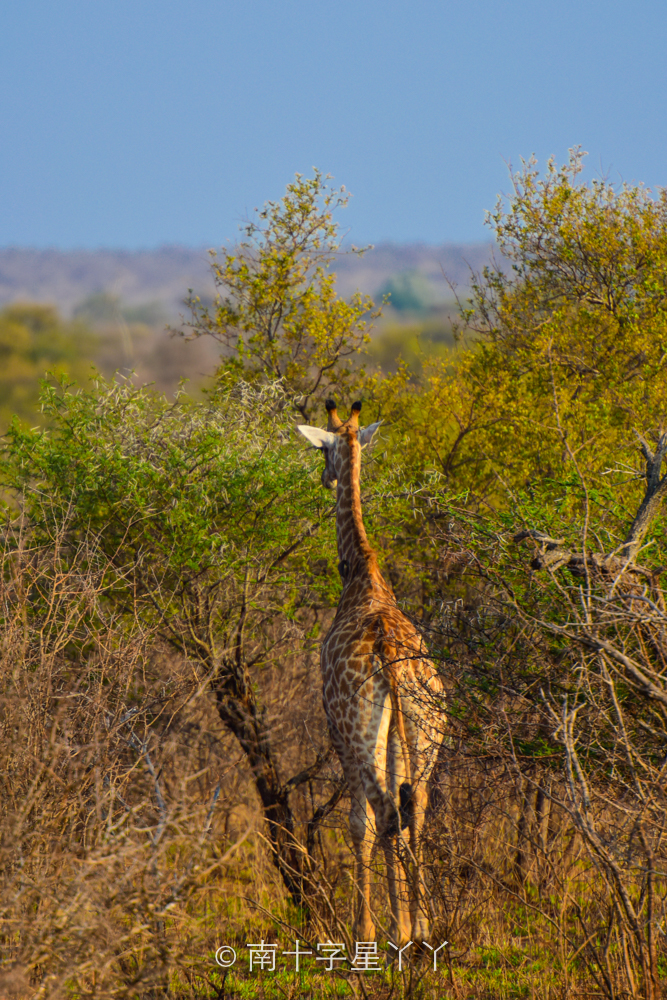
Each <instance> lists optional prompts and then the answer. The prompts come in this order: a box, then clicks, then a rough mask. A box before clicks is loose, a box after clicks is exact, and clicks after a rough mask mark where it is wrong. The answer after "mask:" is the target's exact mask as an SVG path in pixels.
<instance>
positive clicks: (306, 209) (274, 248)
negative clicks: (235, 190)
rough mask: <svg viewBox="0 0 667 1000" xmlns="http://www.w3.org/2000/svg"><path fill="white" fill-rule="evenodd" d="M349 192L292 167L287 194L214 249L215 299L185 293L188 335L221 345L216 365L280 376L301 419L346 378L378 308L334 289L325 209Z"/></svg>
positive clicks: (333, 228)
mask: <svg viewBox="0 0 667 1000" xmlns="http://www.w3.org/2000/svg"><path fill="white" fill-rule="evenodd" d="M348 197H349V196H348V195H347V193H346V192H345V190H344V188H341V190H340V191H337V190H334V189H331V188H329V187H328V186H327V184H326V178H323V177H322V175H321V174H320V173H318V172H316V173H315V176H314V177H313V178H310V179H305V180H304V179H303V178H302V177H301V175H299V174H297V176H296V179H295V180H294V181H293V182H292V183H291V184H288V185H287V192H286V194H285V196H284V197H283V198H282V199H281V200H280V201H279V202H271V201H270V202H267V204H266V205H265V206H264V208H263V209H262V211H261V212H259V214H258V220H257V221H252V222H249V223H248V224H247V225H246V226H245V227H244V229H243V233H244V239H243V240H242V241H241V242H240V243H239V244H238V246H237V247H236V248H235V249H234V250H233V251H230V250H222V251H221V252H220V254H219V255H218V254H215V253H214V254H213V259H212V266H213V272H214V277H215V282H216V286H217V287H218V289H219V290H220V291H219V295H218V297H217V299H216V302H215V304H214V306H213V307H212V308H211V309H208V308H207V307H205V306H204V305H202V303H201V302H200V300H199V299H198V298H196V297H195V298H193V299H191V300H190V305H191V307H192V311H193V318H192V333H193V335H194V336H200V335H202V334H208V335H210V336H212V337H214V338H215V339H216V340H218V341H219V342H220V343H221V344H222V346H223V359H224V360H223V366H222V369H221V372H222V373H224V372H229V371H236V372H238V371H242V372H243V377H245V378H253V379H255V380H257V379H259V380H260V381H261V380H264V379H269V380H271V381H275V380H276V379H279V380H282V381H283V384H284V385H285V387H286V389H287V391H288V392H289V393H290V396H291V397H292V399H293V400H294V404H295V405H296V407H297V409H298V410H299V412H300V413H301V414H302V416H303V418H304V419H308V416H309V413H311V412H312V407H313V406H314V405H315V404H316V402H317V401H318V400H321V399H323V398H324V396H325V395H327V394H330V393H331V392H332V391H335V390H338V391H344V389H345V387H346V386H348V385H349V384H350V382H351V381H352V380H353V378H354V377H355V376H354V368H355V363H356V360H357V355H358V354H359V352H360V351H362V350H363V348H364V346H365V344H366V343H367V341H368V328H369V323H370V322H371V321H372V319H373V318H375V317H376V316H377V315H378V313H377V311H374V308H373V303H372V301H371V300H370V299H369V298H367V297H364V296H362V295H359V294H357V295H355V296H353V298H352V300H351V301H350V302H344V301H342V300H341V299H339V298H338V296H337V294H336V289H335V280H336V278H335V274H332V273H330V272H329V270H328V267H329V264H330V263H331V262H332V260H334V258H335V256H336V255H337V254H338V253H339V252H340V245H341V238H340V235H339V232H338V224H337V223H336V222H335V221H334V219H333V212H334V210H335V209H336V208H339V207H342V206H344V205H346V204H347V201H348ZM352 252H354V253H362V252H363V251H361V250H357V249H354V248H353V250H352Z"/></svg>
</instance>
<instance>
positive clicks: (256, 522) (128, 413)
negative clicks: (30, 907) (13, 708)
mask: <svg viewBox="0 0 667 1000" xmlns="http://www.w3.org/2000/svg"><path fill="white" fill-rule="evenodd" d="M42 406H43V408H44V410H45V412H46V414H47V415H48V418H49V423H50V427H49V429H47V430H40V429H38V428H33V429H31V430H29V429H27V428H23V427H21V426H19V425H18V424H16V423H15V424H13V425H12V427H11V429H10V432H9V434H8V443H7V447H6V451H5V457H4V463H3V468H2V483H3V486H4V488H5V489H8V490H10V491H11V492H12V495H13V497H14V498H15V502H16V503H18V504H19V506H20V510H21V514H22V517H23V518H24V519H25V520H24V521H22V522H21V523H22V524H25V525H29V536H30V542H29V544H30V545H31V546H33V547H34V548H35V550H36V551H38V550H40V549H43V548H47V549H48V548H50V547H52V546H53V545H54V544H55V543H54V540H55V539H58V545H59V558H60V559H61V560H62V561H63V563H67V562H68V560H79V559H83V560H84V561H85V562H86V563H87V564H91V563H94V562H96V561H97V562H99V563H100V565H102V566H103V567H105V569H104V581H103V590H104V595H105V598H106V600H107V601H110V602H112V603H113V605H114V607H115V608H116V610H117V612H120V613H121V614H122V615H124V616H125V617H127V618H128V621H136V622H137V623H138V624H139V626H142V625H143V627H145V628H147V629H148V630H149V631H150V632H152V633H155V634H157V635H159V636H160V637H161V638H162V640H163V641H164V642H166V643H168V644H169V645H170V646H171V647H172V648H173V649H174V650H176V651H177V652H178V653H179V654H181V655H182V656H184V657H186V658H187V659H188V660H189V661H190V662H192V663H193V664H195V665H198V670H199V682H198V683H204V684H206V683H207V684H209V685H210V689H211V692H212V694H213V696H214V698H215V703H216V707H217V711H218V714H219V717H220V719H221V721H222V722H223V724H224V726H225V727H226V728H227V729H228V731H229V732H230V733H232V734H233V736H234V737H235V738H236V739H237V740H238V742H239V744H240V746H241V748H242V750H243V752H244V754H245V755H246V758H247V760H248V763H249V766H250V768H251V770H252V773H253V776H254V779H255V786H256V789H257V794H258V796H259V799H260V802H261V804H262V807H263V810H264V814H265V817H266V820H267V824H268V830H269V835H270V842H271V846H272V856H273V860H274V862H275V864H276V866H277V868H278V870H279V871H280V873H281V876H282V878H283V880H284V883H285V885H286V887H287V888H288V890H289V892H290V893H291V895H292V897H293V898H294V900H296V901H297V902H303V901H304V890H303V885H302V883H303V879H304V878H305V877H306V874H307V872H306V868H305V860H304V853H303V851H302V849H301V848H300V847H299V846H298V843H297V839H296V823H297V820H296V818H295V814H294V797H295V795H296V796H298V794H299V790H300V789H301V787H302V786H303V785H304V783H306V782H308V781H312V780H313V778H314V777H315V776H316V775H317V773H318V772H319V770H320V769H321V767H322V765H323V763H324V762H325V760H326V747H324V748H323V749H322V752H321V753H320V754H319V755H318V754H316V755H315V758H314V760H311V761H310V762H309V763H308V766H307V767H306V768H305V769H302V773H300V774H299V775H293V776H291V777H289V776H285V775H284V774H282V773H281V767H280V762H279V754H278V752H277V750H276V747H275V746H274V742H273V739H272V736H271V733H272V729H273V727H274V726H275V725H276V712H277V711H278V710H279V707H280V706H279V705H273V706H271V707H269V705H268V704H267V703H266V702H265V701H264V700H263V695H262V690H263V687H264V686H265V683H266V677H267V675H270V674H271V673H272V671H274V670H275V669H277V668H279V667H278V665H279V664H280V663H281V661H282V660H285V659H287V658H288V657H289V655H290V654H291V651H292V649H293V645H294V641H295V637H297V636H298V637H299V639H300V640H301V641H302V642H303V643H304V645H305V646H306V647H307V646H308V644H309V643H310V642H312V639H313V637H314V635H315V634H316V632H317V626H316V622H315V621H314V620H313V617H312V615H310V616H309V611H310V609H311V608H312V607H313V606H318V605H321V604H322V603H324V604H325V605H326V604H327V603H329V599H330V591H331V587H332V586H337V585H338V581H337V579H336V580H335V582H334V579H333V576H332V575H331V574H329V573H327V572H322V571H321V568H322V561H324V567H325V568H326V565H327V560H328V562H329V564H330V565H332V566H333V565H335V542H334V538H333V522H332V521H331V520H330V519H328V518H327V516H326V515H327V513H328V512H330V511H329V505H330V499H329V497H328V496H326V495H325V494H324V493H323V491H322V490H321V487H320V485H319V476H306V477H304V463H303V456H302V453H301V451H300V449H298V448H295V446H294V441H293V440H292V428H291V419H290V411H291V407H290V405H289V402H288V400H287V397H286V396H285V393H284V391H283V390H282V388H281V387H280V386H277V387H276V386H268V385H267V386H265V387H263V388H251V387H250V386H248V385H247V384H246V383H241V382H236V383H235V385H234V387H233V388H229V386H227V387H224V386H221V387H220V388H219V389H218V390H217V391H216V392H215V393H213V394H212V395H211V397H210V398H209V400H208V401H207V402H206V403H204V404H197V403H194V402H192V401H190V400H188V399H187V397H185V396H181V398H180V399H179V400H178V401H177V402H176V403H174V404H170V403H169V402H168V401H167V399H166V398H165V397H163V396H160V395H159V394H153V393H151V392H150V391H148V390H146V389H141V388H137V387H134V386H133V385H132V384H131V383H130V382H116V383H110V384H108V383H105V382H103V381H100V382H99V384H98V387H97V389H96V390H93V391H77V392H72V391H70V390H69V389H65V390H64V391H60V390H59V389H58V388H57V387H55V386H51V387H47V388H46V389H45V390H44V393H43V395H42ZM325 504H326V505H327V506H325ZM13 509H14V507H13V505H12V507H11V510H12V511H13ZM17 544H18V542H17ZM313 561H314V562H315V563H316V564H317V565H319V566H320V571H319V572H315V573H313V572H312V571H311V569H310V565H311V563H312V562H313ZM318 561H319V562H318ZM33 613H34V614H36V615H40V614H42V615H44V618H45V624H44V629H43V632H44V636H45V641H48V635H49V633H50V631H54V633H55V632H58V631H62V629H61V626H62V623H61V622H58V621H55V620H52V617H51V615H50V611H49V608H48V607H46V606H42V603H41V602H40V595H39V593H36V594H35V595H34V603H33ZM65 613H69V610H68V609H67V608H65ZM313 630H314V631H313ZM71 640H72V644H73V648H74V647H75V646H76V642H77V637H76V633H75V632H73V633H72V636H71ZM282 696H283V697H285V698H288V697H289V685H288V684H286V683H283V689H282ZM334 797H335V801H337V800H338V798H339V797H340V791H337V790H336V789H334ZM319 815H320V817H322V813H320V814H319ZM324 815H326V813H324ZM307 822H308V821H306V825H307ZM309 822H310V824H311V826H310V832H311V838H312V835H314V834H313V832H312V831H313V830H314V827H313V825H312V824H313V822H314V821H313V817H312V816H311V817H310V820H309ZM305 839H306V837H305V834H304V840H305Z"/></svg>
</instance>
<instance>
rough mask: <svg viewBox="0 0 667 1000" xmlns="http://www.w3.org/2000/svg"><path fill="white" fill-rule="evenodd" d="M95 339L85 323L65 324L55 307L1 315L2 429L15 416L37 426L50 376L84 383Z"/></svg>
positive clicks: (12, 308)
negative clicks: (42, 392) (43, 384)
mask: <svg viewBox="0 0 667 1000" xmlns="http://www.w3.org/2000/svg"><path fill="white" fill-rule="evenodd" d="M94 346H95V339H94V337H93V335H92V334H91V332H90V330H89V329H88V328H87V327H86V326H85V325H84V324H83V323H81V322H74V323H64V322H63V321H62V320H61V319H59V317H58V314H57V312H56V310H55V309H53V308H52V307H51V306H42V305H34V304H25V305H22V304H18V305H12V306H7V307H6V308H5V309H3V310H2V312H0V399H1V403H0V425H2V426H3V427H6V426H7V424H8V423H9V422H10V420H11V418H12V417H13V416H14V414H16V415H18V416H19V417H20V418H21V419H22V420H26V421H29V422H31V423H37V422H39V421H40V420H41V418H40V415H39V406H38V399H39V388H40V379H42V378H44V375H45V374H46V373H47V372H53V373H54V374H55V375H57V376H59V375H62V374H65V373H67V374H68V375H70V376H71V377H72V378H76V379H84V378H85V377H86V376H87V374H88V372H89V366H90V359H91V357H92V353H93V349H94Z"/></svg>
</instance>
